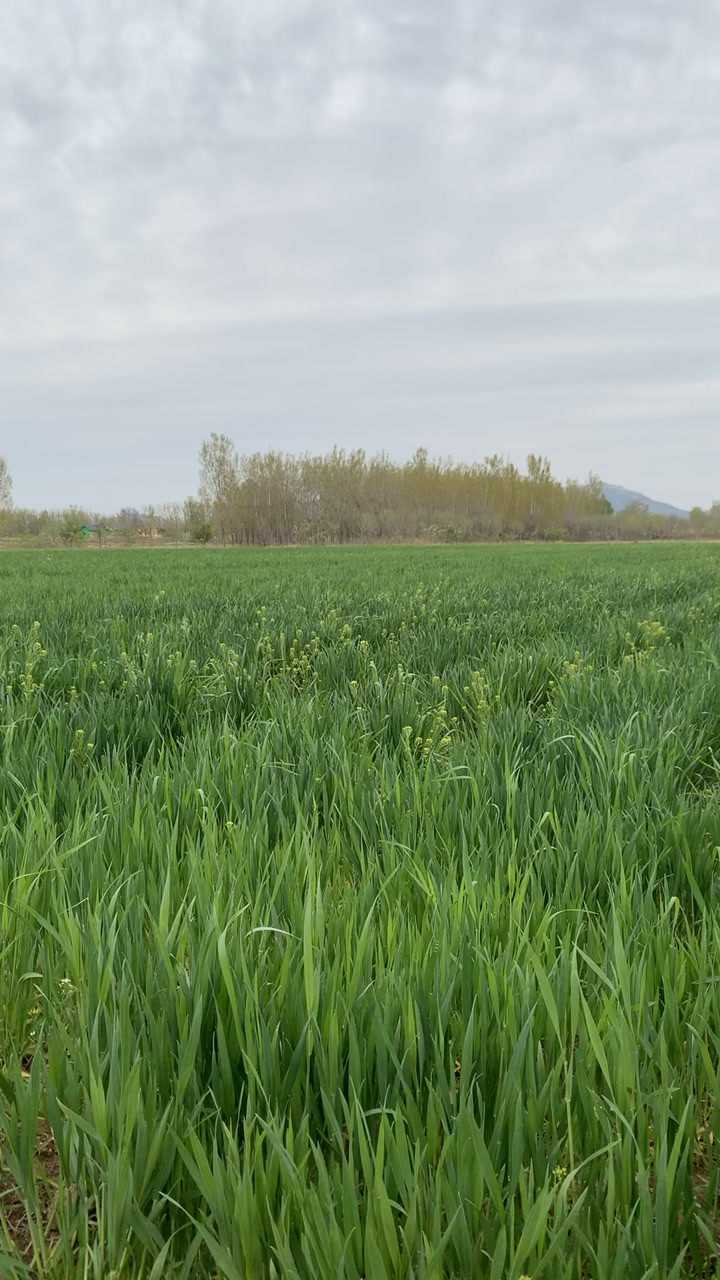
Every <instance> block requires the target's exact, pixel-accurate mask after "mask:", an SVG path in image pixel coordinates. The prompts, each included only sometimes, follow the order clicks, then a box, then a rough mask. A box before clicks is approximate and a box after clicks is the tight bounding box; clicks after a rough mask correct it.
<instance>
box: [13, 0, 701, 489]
mask: <svg viewBox="0 0 720 1280" xmlns="http://www.w3.org/2000/svg"><path fill="white" fill-rule="evenodd" d="M719 36H720V7H719V6H718V3H716V2H709V0H703V2H702V3H699V2H697V0H683V3H680V0H638V2H637V3H635V4H634V5H632V6H627V4H626V3H624V2H623V3H620V0H607V2H606V3H605V4H603V5H597V4H595V3H590V0H572V2H571V0H505V3H500V2H498V3H478V2H477V0H453V2H450V3H448V4H445V5H438V4H436V3H435V2H434V0H413V2H412V3H410V2H409V0H408V2H406V3H402V2H400V3H397V4H395V5H392V6H390V5H387V4H386V3H385V0H344V2H343V0H262V3H261V2H260V0H250V2H249V3H248V4H246V5H243V6H238V5H237V4H235V3H234V2H232V0H154V2H153V4H152V5H151V6H148V5H146V4H140V3H138V2H137V0H125V2H124V3H123V4H116V3H107V4H105V3H104V4H101V3H100V2H99V0H62V4H61V3H60V0H58V2H57V3H56V4H52V3H51V4H48V3H46V0H22V2H21V0H10V3H9V4H8V5H6V6H5V9H4V10H3V13H2V15H0V226H2V236H0V387H1V389H2V410H0V415H1V416H0V451H4V452H6V453H7V454H8V455H9V457H10V460H11V464H12V468H13V470H14V473H15V477H16V495H17V498H18V500H20V501H27V502H33V503H50V502H54V503H59V502H62V501H69V500H76V501H82V502H86V503H89V504H91V505H95V506H98V507H100V506H105V505H109V506H112V505H116V504H118V503H121V502H127V501H133V500H134V501H137V502H138V503H140V502H145V501H151V500H162V499H163V498H169V497H173V496H182V494H184V493H185V492H187V491H189V490H190V489H192V488H193V487H194V483H195V452H196V447H197V443H198V441H199V439H200V438H201V437H202V435H203V434H205V433H206V432H207V431H208V430H211V429H222V430H227V431H229V432H230V434H232V435H233V436H234V437H235V439H236V440H237V443H238V445H239V446H240V447H242V448H255V447H263V446H276V447H283V448H295V449H302V448H305V447H307V448H312V449H316V448H324V447H327V446H330V445H332V444H333V443H335V442H338V443H340V444H348V445H355V444H364V445H366V447H368V448H377V447H386V448H390V449H391V450H396V451H397V452H402V451H404V450H406V449H408V448H410V447H414V445H415V444H416V443H420V442H422V443H425V444H427V445H428V446H429V447H430V448H431V449H432V448H434V449H436V450H437V451H438V452H442V453H444V454H445V453H450V452H452V453H453V454H455V455H456V456H461V457H473V456H482V455H483V454H484V453H485V452H489V451H496V450H498V449H502V450H504V451H506V452H508V453H509V454H510V455H511V456H513V457H516V458H517V459H518V460H521V459H522V455H523V452H524V451H525V450H526V449H529V448H532V449H543V450H545V451H546V452H548V453H550V455H551V457H552V459H553V461H554V463H555V464H556V468H557V470H558V471H559V472H560V473H561V474H582V473H583V472H585V471H587V469H588V468H589V467H593V468H594V469H595V470H598V471H600V472H601V473H602V474H603V475H605V476H606V477H607V478H609V479H612V480H616V481H619V482H622V483H626V484H629V485H632V486H635V487H640V488H645V489H648V488H652V490H653V492H654V493H655V494H656V495H657V496H659V497H667V498H670V499H672V500H675V501H678V502H684V503H690V502H695V501H700V502H703V503H706V502H708V501H709V500H710V499H711V498H712V497H714V496H715V494H716V492H718V490H720V475H718V450H717V446H716V445H715V443H714V437H715V435H716V434H717V432H716V426H717V423H716V417H717V413H718V409H719V408H720V380H719V379H718V376H717V375H716V362H715V352H716V351H717V331H718V322H719V321H720V290H718V284H717V281H718V268H719V267H720V234H719V233H718V230H717V216H716V210H717V199H718V192H719V191H720V148H719V147H718V143H717V137H716V134H717V120H718V112H719V109H720V55H719V54H718V49H719V48H720V45H719V43H718V37H719ZM139 463H141V464H142V466H141V467H140V466H139Z"/></svg>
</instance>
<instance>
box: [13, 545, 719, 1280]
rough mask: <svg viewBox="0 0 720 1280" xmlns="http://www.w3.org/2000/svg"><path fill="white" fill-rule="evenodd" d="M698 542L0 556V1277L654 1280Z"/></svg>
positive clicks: (692, 699)
mask: <svg viewBox="0 0 720 1280" xmlns="http://www.w3.org/2000/svg"><path fill="white" fill-rule="evenodd" d="M719 651H720V556H719V555H718V551H717V550H716V548H715V547H714V546H711V545H696V544H690V545H683V546H676V545H663V546H654V547H636V548H628V547H617V548H613V547H603V546H599V547H590V548H583V547H562V548H557V547H545V546H535V547H522V546H517V547H505V548H498V549H493V548H425V549H414V550H413V549H400V550H393V549H376V550H373V551H368V550H361V549H355V548H349V549H344V550H335V551H327V550H295V551H279V550H269V551H251V550H249V551H246V552H241V551H240V552H238V551H235V552H231V551H228V552H226V553H223V552H222V551H202V550H197V551H185V552H182V551H181V552H177V553H174V552H172V551H167V552H163V553H155V554H153V553H150V552H142V551H137V552H132V553H123V552H117V553H116V552H112V551H109V552H107V553H105V554H103V555H98V554H92V553H87V554H85V553H82V552H63V551H58V552H53V553H49V554H45V555H40V554H37V553H23V552H18V553H7V554H6V555H4V556H3V557H1V558H0V700H1V705H0V753H1V758H0V841H1V857H0V882H1V891H0V912H1V917H2V936H1V938H0V978H1V981H2V987H1V990H2V1001H1V1004H0V1059H1V1065H2V1072H1V1074H0V1134H1V1147H0V1150H1V1161H2V1168H1V1170H0V1182H1V1183H2V1189H3V1190H2V1201H1V1202H0V1203H2V1222H3V1226H4V1241H3V1242H2V1243H0V1274H2V1275H3V1276H4V1277H5V1276H8V1277H30V1276H35V1277H42V1278H45V1277H55V1278H56V1280H59V1278H60V1277H62V1278H63V1280H65V1278H69V1280H80V1277H83V1278H84V1280H85V1278H91V1277H92V1278H93V1280H107V1278H108V1277H110V1276H114V1277H115V1278H116V1280H143V1278H144V1280H149V1278H150V1277H152V1280H161V1278H163V1280H164V1278H165V1277H170V1278H172V1277H176V1278H179V1277H193V1278H195V1277H198V1278H199V1280H202V1278H203V1277H205V1278H206V1280H209V1278H210V1277H219V1276H222V1277H228V1278H232V1280H239V1278H240V1277H248V1278H249V1277H252V1278H253V1280H255V1278H262V1277H268V1278H269V1277H272V1276H274V1277H294V1278H296V1280H318V1278H320V1280H326V1278H327V1280H330V1277H346V1278H347V1280H360V1277H366V1278H367V1280H382V1278H383V1277H392V1278H393V1280H394V1278H396V1277H403V1278H407V1280H409V1278H410V1277H415V1278H418V1280H419V1278H420V1277H422V1278H423V1280H430V1278H431V1277H432V1278H434V1280H439V1278H440V1277H457V1278H458V1280H459V1278H461V1277H462V1278H464V1280H465V1278H467V1277H470V1276H472V1277H488V1278H489V1280H506V1278H508V1280H520V1277H521V1276H532V1277H534V1278H536V1277H546V1280H555V1278H556V1277H560V1278H563V1277H564V1278H565V1280H570V1278H571V1277H572V1278H575V1277H581V1276H582V1277H597V1278H598V1280H599V1278H601V1277H602V1278H603V1280H605V1278H606V1277H610V1278H615V1280H633V1278H636V1280H640V1278H641V1277H651V1276H652V1277H658V1278H660V1277H667V1278H669V1277H680V1276H685V1275H691V1276H701V1275H708V1276H709V1275H711V1274H715V1271H714V1265H715V1264H714V1262H713V1261H712V1259H714V1257H715V1254H716V1248H717V1244H716V1242H717V1240H718V1238H719V1234H720V1206H719V1205H718V1146H717V1137H718V1129H719V1126H720V1081H719V1079H718V1070H719V1068H718V1055H719V1050H720V981H719V979H720V923H719V921H718V914H717V908H716V895H717V890H718V867H719V850H720V777H719V773H718V764H717V760H718V756H719V753H720V685H719V683H718V652H719Z"/></svg>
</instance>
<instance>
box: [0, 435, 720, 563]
mask: <svg viewBox="0 0 720 1280" xmlns="http://www.w3.org/2000/svg"><path fill="white" fill-rule="evenodd" d="M11 492H12V485H11V478H10V474H9V470H8V467H7V465H6V463H5V462H4V461H3V460H2V459H0V537H4V538H7V539H12V538H16V539H24V540H28V541H36V542H39V543H58V544H66V545H74V544H77V543H81V542H84V541H97V542H99V543H102V542H108V543H112V544H113V545H122V544H123V543H127V544H133V543H142V542H147V543H151V542H156V541H165V542H177V543H183V542H196V543H208V542H216V543H219V544H222V545H232V546H239V545H254V546H270V545H284V544H288V543H290V544H292V543H318V544H323V543H326V544H332V543H346V542H374V541H387V542H393V541H414V540H423V541H437V542H464V541H486V540H487V541H490V540H509V539H540V540H548V541H550V540H560V539H567V540H586V539H620V538H669V537H717V536H720V504H718V503H716V504H714V505H713V506H712V507H711V508H710V509H709V510H708V511H701V510H700V509H699V508H696V509H694V510H693V512H692V513H691V516H690V519H689V520H687V519H680V518H675V517H671V516H659V515H653V514H651V513H649V512H648V511H647V510H644V509H643V508H642V507H639V506H636V507H631V508H628V509H627V510H626V511H624V512H619V513H613V510H612V507H611V505H610V503H609V502H608V500H607V499H606V498H605V497H604V495H603V490H602V484H601V482H600V480H599V479H598V478H597V477H596V476H590V477H589V478H588V480H587V481H585V482H584V483H579V482H576V481H572V480H569V481H566V482H564V483H563V482H561V481H560V480H558V479H557V478H556V477H555V476H554V475H553V474H552V469H551V466H550V463H549V462H548V460H547V459H546V458H544V457H542V456H540V455H536V454H530V456H529V457H528V459H527V464H526V468H525V470H522V471H521V470H520V468H518V467H517V466H515V464H514V463H512V462H510V461H508V460H507V459H506V458H503V457H501V456H500V455H497V454H494V455H492V456H490V457H487V458H485V460H484V461H483V462H473V463H465V462H456V461H452V460H441V459H433V458H431V457H430V456H429V454H428V453H427V451H426V450H425V449H417V450H416V451H415V453H414V454H413V455H412V457H410V458H408V459H406V460H405V461H402V462H399V461H396V460H394V459H392V458H390V457H389V456H387V455H386V454H376V455H367V454H366V453H365V452H364V450H362V449H355V450H347V451H346V450H343V449H337V448H335V449H333V450H331V451H330V452H328V453H325V454H301V455H293V454H287V453H281V452H276V451H273V450H270V451H267V452H264V453H261V452H256V453H252V454H245V455H240V454H239V453H238V451H237V450H236V448H235V446H234V445H233V443H232V441H231V440H230V438H229V437H228V436H226V435H222V434H218V433H213V434H212V435H211V436H209V437H208V439H206V440H205V441H203V443H202V445H201V447H200V454H199V488H198V492H197V494H195V495H193V496H190V497H188V498H186V499H185V501H184V502H175V503H165V504H163V505H161V506H158V507H146V508H145V509H144V510H142V511H139V510H137V509H135V508H131V507H126V508H124V509H123V510H121V511H119V512H116V513H114V514H112V515H109V514H98V513H97V512H91V511H83V510H80V509H79V508H68V509H65V510H62V511H29V510H27V509H17V508H13V506H12V503H11Z"/></svg>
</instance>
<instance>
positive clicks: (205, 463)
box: [200, 431, 239, 543]
mask: <svg viewBox="0 0 720 1280" xmlns="http://www.w3.org/2000/svg"><path fill="white" fill-rule="evenodd" d="M238 483H239V477H238V456H237V450H236V449H235V445H234V444H233V442H232V440H231V439H230V438H229V436H226V435H223V434H219V433H218V432H217V431H213V432H212V434H211V436H210V438H209V439H208V440H203V442H202V445H201V446H200V497H201V498H202V499H203V500H204V502H206V503H207V505H208V506H209V507H210V509H211V510H212V513H213V516H214V518H215V522H216V524H217V527H218V530H219V532H220V537H221V539H222V541H223V543H224V542H225V540H226V538H227V535H228V532H229V531H230V528H231V525H232V508H233V505H234V503H235V501H236V499H237V489H238Z"/></svg>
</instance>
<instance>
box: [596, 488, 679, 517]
mask: <svg viewBox="0 0 720 1280" xmlns="http://www.w3.org/2000/svg"><path fill="white" fill-rule="evenodd" d="M603 493H604V494H605V497H606V498H607V500H608V502H609V503H610V505H611V507H612V509H613V511H625V509H626V508H627V507H631V506H632V505H633V503H635V502H640V503H642V505H643V506H644V507H647V509H648V511H649V512H650V514H651V515H653V516H677V517H678V518H679V519H681V520H687V518H688V516H689V514H690V512H689V511H681V509H680V507H673V506H671V505H670V503H669V502H656V501H655V499H654V498H646V496H645V494H644V493H635V491H634V490H633V489H623V487H622V485H621V484H604V485H603Z"/></svg>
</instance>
